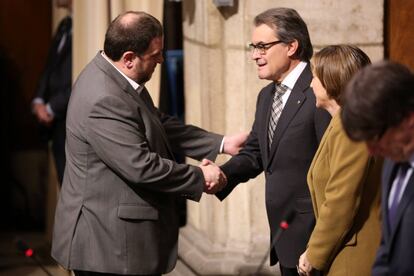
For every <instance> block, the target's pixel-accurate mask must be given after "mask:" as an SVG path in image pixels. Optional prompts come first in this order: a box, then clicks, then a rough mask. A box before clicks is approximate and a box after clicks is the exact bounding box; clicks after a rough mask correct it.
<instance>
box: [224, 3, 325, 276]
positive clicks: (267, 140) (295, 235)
mask: <svg viewBox="0 0 414 276" xmlns="http://www.w3.org/2000/svg"><path fill="white" fill-rule="evenodd" d="M250 49H251V56H252V59H253V60H254V61H255V62H256V65H257V70H258V76H259V78H260V79H266V80H270V81H272V82H271V83H270V84H269V85H267V86H266V87H264V88H263V89H262V90H261V91H260V94H259V96H258V99H257V107H256V115H255V121H254V123H253V127H252V130H251V132H250V134H249V137H248V139H247V142H246V145H245V148H244V149H243V150H241V152H240V153H239V154H238V155H236V156H234V157H233V158H232V159H231V160H230V161H229V162H227V163H226V164H224V165H223V166H222V170H223V172H224V173H225V175H226V176H227V179H228V185H227V186H226V187H225V188H224V189H223V190H222V192H220V193H218V194H217V196H218V197H219V198H220V199H224V198H225V197H226V196H227V195H228V194H229V193H230V192H231V191H232V190H233V189H234V187H236V186H237V185H238V184H239V183H240V182H245V181H247V180H249V179H251V178H254V177H256V176H257V175H259V174H260V173H261V172H263V171H264V172H265V178H266V209H267V215H268V219H269V224H270V229H271V237H272V238H273V237H274V236H275V234H276V231H277V230H278V228H279V223H280V221H281V220H282V219H283V218H284V216H285V215H286V213H287V211H288V210H290V211H289V212H293V214H294V216H295V217H294V219H293V221H292V223H291V225H290V227H289V228H288V229H287V230H286V231H285V232H284V233H283V235H282V236H281V237H280V239H279V240H278V241H277V243H276V244H275V245H274V246H273V247H272V248H271V260H270V261H271V265H274V264H276V263H277V262H278V261H279V263H280V268H281V271H282V275H297V271H296V264H297V262H298V260H299V256H300V254H301V252H302V251H303V250H305V249H306V243H307V242H308V239H309V236H310V233H311V231H312V228H313V226H314V214H313V210H312V201H311V198H310V194H309V190H308V186H307V183H306V174H307V172H308V168H309V166H310V163H311V161H312V158H313V155H314V154H315V152H316V149H317V148H318V145H319V142H320V140H321V138H322V136H323V133H324V131H325V129H326V127H327V125H328V123H329V121H330V116H329V114H328V113H327V112H326V111H323V110H318V109H317V108H316V107H315V96H314V94H313V91H312V89H311V88H310V87H309V85H310V82H311V80H312V73H311V70H310V66H309V60H310V58H311V57H312V54H313V49H312V45H311V41H310V38H309V33H308V30H307V27H306V24H305V22H304V21H303V20H302V18H301V17H300V16H299V14H298V13H297V12H296V11H295V10H293V9H288V8H275V9H270V10H267V11H265V12H263V13H261V14H259V15H257V16H256V17H255V19H254V29H253V34H252V43H251V44H250Z"/></svg>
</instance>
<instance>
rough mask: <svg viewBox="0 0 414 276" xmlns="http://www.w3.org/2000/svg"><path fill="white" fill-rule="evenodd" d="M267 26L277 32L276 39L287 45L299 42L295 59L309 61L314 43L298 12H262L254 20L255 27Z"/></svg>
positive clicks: (287, 9)
mask: <svg viewBox="0 0 414 276" xmlns="http://www.w3.org/2000/svg"><path fill="white" fill-rule="evenodd" d="M262 24H265V25H267V26H269V27H270V28H272V29H273V30H274V31H275V34H276V37H278V38H279V40H281V41H283V42H285V43H291V42H293V41H295V40H297V41H298V49H297V50H296V53H295V54H294V56H293V57H295V58H297V59H300V60H301V61H309V60H310V59H311V57H312V55H313V48H312V43H311V40H310V37H309V32H308V28H307V27H306V23H305V22H304V21H303V19H302V18H301V17H300V15H299V14H298V12H297V11H295V10H294V9H289V8H274V9H269V10H267V11H264V12H262V13H261V14H259V15H257V16H256V17H255V18H254V25H255V26H256V27H257V26H260V25H262Z"/></svg>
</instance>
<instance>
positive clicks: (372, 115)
mask: <svg viewBox="0 0 414 276" xmlns="http://www.w3.org/2000/svg"><path fill="white" fill-rule="evenodd" d="M411 112H414V75H413V74H412V73H411V72H410V70H409V69H408V68H407V67H405V66H403V65H401V64H398V63H395V62H391V61H381V62H378V63H375V64H372V65H369V66H366V67H365V68H363V69H362V70H360V71H359V72H358V73H356V74H355V76H354V77H353V78H352V79H351V81H350V82H349V83H348V85H347V86H346V89H345V93H344V106H343V108H342V112H341V119H342V122H343V125H344V128H345V131H346V133H347V134H348V136H349V137H350V138H351V139H353V140H355V141H367V140H371V139H374V138H376V137H380V136H381V135H382V134H384V132H385V131H386V130H387V129H389V128H392V127H395V126H397V125H399V124H400V123H401V122H402V121H403V120H404V118H406V117H407V116H408V115H409V114H410V113H411Z"/></svg>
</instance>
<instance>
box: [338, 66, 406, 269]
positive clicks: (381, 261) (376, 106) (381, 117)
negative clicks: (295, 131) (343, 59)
mask: <svg viewBox="0 0 414 276" xmlns="http://www.w3.org/2000/svg"><path fill="white" fill-rule="evenodd" d="M341 116H342V121H343V124H344V128H345V131H346V132H347V134H348V135H349V136H350V137H351V139H353V140H356V141H365V142H366V144H367V146H368V149H369V151H370V152H371V154H373V155H380V156H384V157H386V158H388V159H387V160H385V163H384V167H383V174H382V220H383V222H382V239H381V245H380V248H379V249H378V252H377V257H376V260H375V263H374V266H373V270H372V275H375V276H379V275H393V276H394V275H397V276H398V275H412V274H413V269H412V267H411V266H412V262H413V260H414V250H413V248H414V232H413V229H414V176H413V166H414V74H413V73H411V72H410V70H409V69H408V68H406V67H404V66H402V65H400V64H397V63H393V62H389V61H382V62H379V63H376V64H373V65H370V66H368V67H366V68H364V69H362V70H361V71H360V72H359V73H357V74H356V75H355V76H354V77H353V79H352V80H351V82H350V83H349V84H348V86H347V88H346V90H345V97H344V108H343V109H342V114H341Z"/></svg>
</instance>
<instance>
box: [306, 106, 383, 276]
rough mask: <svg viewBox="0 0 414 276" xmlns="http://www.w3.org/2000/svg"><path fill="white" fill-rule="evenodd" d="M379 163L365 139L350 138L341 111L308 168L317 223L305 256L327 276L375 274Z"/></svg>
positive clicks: (378, 214)
mask: <svg viewBox="0 0 414 276" xmlns="http://www.w3.org/2000/svg"><path fill="white" fill-rule="evenodd" d="M381 167H382V160H381V159H376V158H373V157H370V156H369V153H368V150H367V147H366V145H365V144H364V143H355V142H353V141H351V140H350V139H349V138H348V137H347V136H346V134H345V132H344V130H343V127H342V124H341V120H340V116H339V112H338V114H336V115H335V116H334V117H333V118H332V120H331V123H330V124H329V126H328V128H327V130H326V132H325V134H324V136H323V138H322V141H321V144H320V145H319V148H318V151H317V152H316V154H315V156H314V158H313V161H312V164H311V166H310V168H309V172H308V185H309V190H310V193H311V196H312V203H313V208H314V211H315V217H316V225H315V228H314V230H313V232H312V235H311V237H310V240H309V243H308V253H307V257H308V260H309V262H310V263H311V264H312V266H313V267H314V268H316V269H318V270H322V271H324V274H326V275H335V276H338V275H352V276H355V275H370V274H371V267H372V264H373V262H374V259H375V253H376V251H377V249H378V247H379V243H380V231H381V230H380V229H381V226H380V182H381V180H380V177H381Z"/></svg>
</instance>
